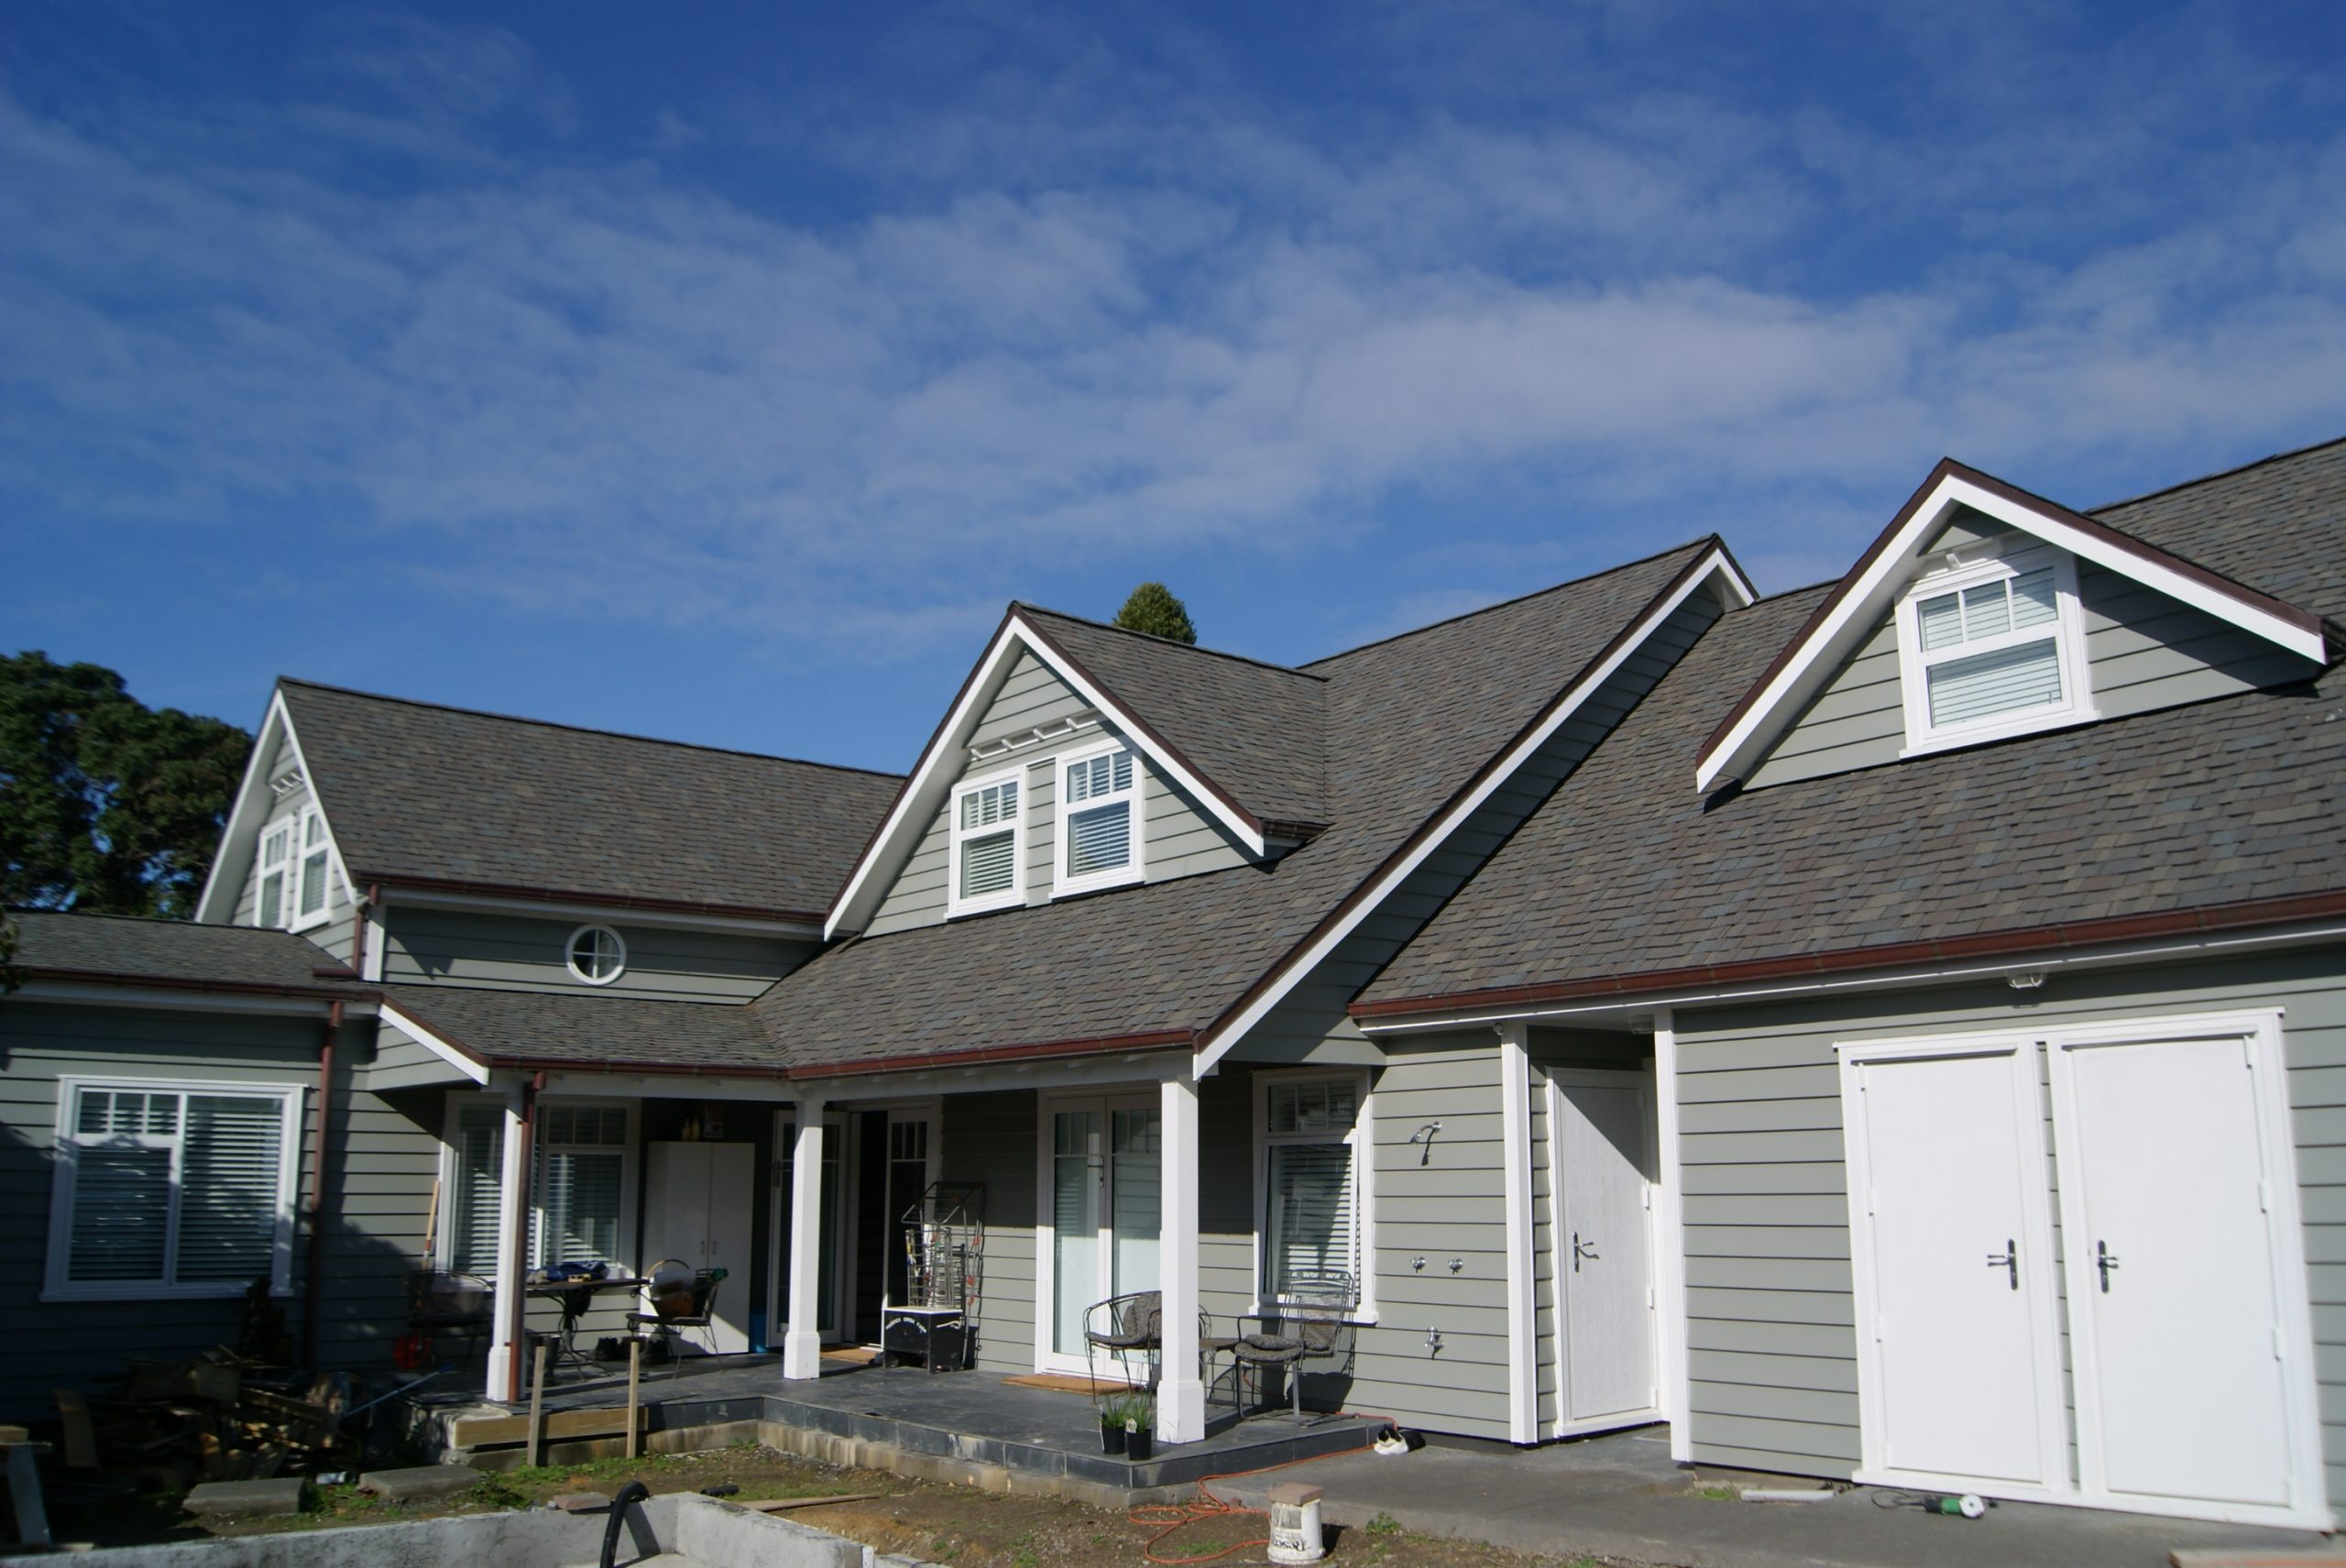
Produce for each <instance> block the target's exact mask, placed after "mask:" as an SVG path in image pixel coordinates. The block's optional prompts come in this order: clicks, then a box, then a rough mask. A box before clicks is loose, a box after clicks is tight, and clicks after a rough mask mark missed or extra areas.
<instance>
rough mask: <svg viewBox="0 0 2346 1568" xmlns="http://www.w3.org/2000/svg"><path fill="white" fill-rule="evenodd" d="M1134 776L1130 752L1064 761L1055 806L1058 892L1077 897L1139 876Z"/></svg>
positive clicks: (1096, 753)
mask: <svg viewBox="0 0 2346 1568" xmlns="http://www.w3.org/2000/svg"><path fill="white" fill-rule="evenodd" d="M1134 785H1135V768H1134V765H1133V753H1132V751H1131V749H1130V748H1129V747H1124V746H1114V747H1111V748H1109V749H1107V750H1104V751H1091V752H1087V753H1085V754H1083V755H1080V756H1076V757H1070V758H1067V759H1065V760H1064V761H1063V762H1061V765H1060V772H1059V794H1058V813H1057V815H1058V846H1059V856H1058V887H1059V891H1061V892H1063V893H1064V892H1082V891H1084V890H1087V889H1090V888H1095V887H1113V886H1115V885H1116V884H1118V883H1126V882H1131V881H1133V880H1135V878H1136V877H1138V876H1139V875H1140V865H1139V860H1140V857H1139V855H1138V854H1137V853H1136V852H1135V850H1136V849H1137V847H1138V846H1137V842H1136V839H1135V828H1134V799H1135V787H1134Z"/></svg>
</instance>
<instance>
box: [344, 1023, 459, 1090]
mask: <svg viewBox="0 0 2346 1568" xmlns="http://www.w3.org/2000/svg"><path fill="white" fill-rule="evenodd" d="M476 1081H477V1080H475V1079H473V1078H472V1077H470V1076H469V1075H468V1074H466V1073H465V1072H462V1071H460V1070H458V1069H456V1068H455V1066H453V1065H452V1064H451V1063H450V1062H449V1061H448V1060H447V1058H444V1057H443V1056H441V1055H440V1054H439V1053H438V1052H437V1051H434V1050H433V1049H431V1048H430V1047H426V1046H423V1045H421V1044H418V1043H417V1042H416V1041H414V1040H412V1039H410V1038H409V1037H408V1036H407V1035H406V1034H405V1032H403V1031H402V1030H400V1028H399V1026H398V1025H393V1024H385V1025H382V1026H381V1027H380V1028H378V1030H377V1031H376V1032H375V1057H374V1060H372V1061H371V1062H369V1063H368V1064H367V1067H366V1069H365V1079H364V1081H363V1083H362V1085H361V1087H363V1088H365V1089H366V1090H367V1091H368V1092H369V1093H374V1094H385V1093H389V1091H393V1090H398V1089H432V1088H439V1089H449V1088H464V1089H470V1088H472V1087H473V1086H474V1084H475V1082H476Z"/></svg>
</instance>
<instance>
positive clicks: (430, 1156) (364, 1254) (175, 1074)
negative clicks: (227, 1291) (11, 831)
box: [0, 1000, 439, 1420]
mask: <svg viewBox="0 0 2346 1568" xmlns="http://www.w3.org/2000/svg"><path fill="white" fill-rule="evenodd" d="M322 1034H323V1022H322V1021H318V1020H309V1019H279V1018H269V1017H258V1016H252V1015H233V1014H219V1015H207V1014H197V1013H177V1012H172V1013H165V1012H148V1011H139V1010H136V1009H129V1008H122V1009H116V1008H99V1007H62V1006H49V1005H44V1004H41V1003H33V1002H27V1001H23V1000H16V1001H9V1002H5V1003H0V1061H5V1072H0V1162H5V1179H0V1332H5V1335H6V1337H7V1339H8V1342H9V1343H12V1344H15V1345H17V1346H19V1347H37V1349H38V1354H16V1355H11V1356H9V1357H6V1358H5V1361H0V1410H5V1413H6V1414H5V1419H7V1420H44V1419H48V1418H49V1417H50V1416H52V1415H53V1414H54V1403H53V1400H52V1398H51V1396H50V1390H51V1389H52V1388H53V1387H80V1388H83V1389H88V1388H92V1387H96V1386H97V1385H99V1384H101V1383H103V1382H104V1381H105V1380H106V1379H109V1378H112V1377H115V1376H119V1375H120V1374H121V1373H122V1371H123V1370H124V1367H125V1364H126V1360H127V1358H128V1357H130V1356H133V1355H137V1356H143V1357H148V1358H154V1359H162V1360H170V1359H172V1358H175V1357H188V1356H193V1355H195V1354H199V1353H201V1352H203V1350H206V1349H208V1348H210V1347H211V1346H212V1345H214V1344H218V1343H230V1344H233V1343H236V1336H237V1323H238V1317H239V1312H240V1309H241V1303H240V1302H239V1301H238V1300H236V1299H225V1300H185V1299H170V1300H158V1301H153V1302H139V1301H72V1302H48V1303H45V1302H42V1301H41V1300H40V1299H39V1295H40V1291H41V1289H42V1288H43V1285H44V1283H45V1280H44V1275H45V1272H46V1266H47V1251H48V1242H49V1205H50V1200H51V1194H52V1170H53V1165H52V1156H51V1150H52V1148H53V1146H54V1143H55V1138H56V1132H57V1114H58V1083H57V1080H58V1079H59V1078H60V1076H66V1075H72V1076H80V1077H99V1078H118V1079H123V1080H138V1079H155V1080H195V1081H202V1082H216V1083H220V1084H223V1085H236V1084H269V1085H288V1086H292V1087H295V1088H298V1089H300V1090H301V1092H302V1099H301V1106H302V1122H301V1128H302V1132H301V1169H300V1172H299V1175H298V1179H297V1181H296V1184H295V1191H296V1195H297V1196H296V1203H295V1212H296V1216H297V1219H296V1224H295V1234H294V1241H293V1264H292V1275H291V1283H292V1285H293V1288H294V1296H293V1297H292V1298H291V1299H284V1300H281V1301H280V1306H282V1308H283V1309H284V1310H285V1313H286V1318H287V1322H288V1326H289V1329H290V1331H291V1332H293V1333H294V1334H296V1335H297V1336H298V1335H299V1333H300V1332H301V1292H302V1291H303V1290H304V1289H305V1288H306V1286H307V1277H308V1276H307V1260H308V1252H307V1240H306V1209H307V1194H308V1190H309V1177H310V1171H311V1169H312V1166H313V1164H314V1162H315V1159H316V1146H315V1140H314V1137H313V1136H312V1126H313V1123H312V1116H313V1114H314V1110H315V1092H316V1085H317V1060H318V1048H319V1045H320V1043H321V1037H322ZM368 1034H369V1030H368V1028H367V1025H363V1024H347V1025H345V1026H344V1028H343V1030H342V1032H341V1035H340V1037H339V1039H338V1041H337V1048H336V1071H335V1075H334V1093H333V1105H332V1121H331V1124H330V1128H329V1134H328V1137H329V1145H328V1146H329V1149H330V1151H331V1153H330V1157H329V1159H328V1161H327V1166H326V1190H327V1193H328V1197H329V1208H328V1213H329V1216H330V1218H329V1221H328V1224H327V1229H326V1232H325V1238H324V1247H323V1261H324V1272H323V1279H324V1285H323V1288H322V1291H321V1294H320V1299H319V1336H320V1354H321V1359H323V1361H324V1362H325V1363H326V1364H327V1365H332V1366H345V1367H352V1368H359V1369H365V1368H373V1367H382V1366H387V1365H389V1359H390V1349H391V1344H392V1342H393V1341H394V1340H395V1339H396V1338H397V1337H398V1336H399V1335H400V1333H403V1332H405V1331H406V1299H407V1298H406V1288H407V1277H408V1275H409V1273H410V1271H411V1269H412V1268H413V1267H414V1266H415V1265H416V1261H417V1259H418V1257H419V1255H420V1251H421V1247H422V1235H423V1229H424V1225H425V1223H426V1210H427V1209H428V1207H429V1204H430V1201H431V1193H432V1183H433V1176H434V1175H435V1174H436V1172H437V1170H438V1153H437V1151H438V1142H437V1115H438V1105H439V1095H438V1093H437V1092H436V1091H422V1092H410V1093H400V1094H391V1095H388V1096H387V1095H379V1094H376V1093H372V1092H368V1091H365V1090H362V1089H358V1088H356V1087H355V1084H356V1081H357V1080H359V1078H360V1076H361V1075H362V1074H363V1073H364V1072H365V1071H366V1064H367V1059H368V1058H369V1056H370V1055H371V1052H370V1049H369V1040H368V1037H367V1036H368Z"/></svg>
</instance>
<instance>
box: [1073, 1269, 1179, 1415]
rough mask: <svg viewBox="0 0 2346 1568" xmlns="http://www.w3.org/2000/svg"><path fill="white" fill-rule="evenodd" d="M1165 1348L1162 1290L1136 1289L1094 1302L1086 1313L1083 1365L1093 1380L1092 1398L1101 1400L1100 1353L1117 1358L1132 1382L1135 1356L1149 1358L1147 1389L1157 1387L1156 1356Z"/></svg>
mask: <svg viewBox="0 0 2346 1568" xmlns="http://www.w3.org/2000/svg"><path fill="white" fill-rule="evenodd" d="M1164 1348H1165V1294H1164V1292H1163V1291H1161V1290H1135V1291H1133V1292H1132V1293H1130V1294H1129V1295H1124V1296H1111V1297H1109V1298H1108V1299H1106V1300H1104V1301H1095V1302H1093V1303H1092V1304H1091V1306H1089V1307H1086V1308H1085V1309H1084V1310H1083V1365H1084V1368H1085V1370H1086V1371H1087V1372H1088V1373H1089V1374H1090V1376H1091V1397H1092V1398H1095V1399H1096V1398H1099V1397H1100V1371H1099V1354H1100V1353H1101V1352H1102V1351H1105V1352H1107V1353H1108V1354H1110V1355H1112V1356H1113V1357H1115V1360H1116V1364H1117V1365H1118V1366H1119V1367H1121V1368H1122V1369H1123V1370H1124V1381H1125V1382H1126V1383H1130V1382H1132V1381H1133V1376H1132V1357H1133V1355H1134V1354H1142V1355H1145V1356H1146V1357H1147V1358H1148V1382H1147V1384H1146V1387H1150V1388H1154V1387H1157V1357H1158V1354H1159V1353H1160V1352H1162V1351H1163V1350H1164Z"/></svg>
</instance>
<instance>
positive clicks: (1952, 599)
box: [1897, 549, 2096, 756]
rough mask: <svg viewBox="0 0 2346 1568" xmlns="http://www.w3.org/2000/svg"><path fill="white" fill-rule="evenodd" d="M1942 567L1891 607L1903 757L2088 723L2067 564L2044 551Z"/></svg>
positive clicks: (2078, 612)
mask: <svg viewBox="0 0 2346 1568" xmlns="http://www.w3.org/2000/svg"><path fill="white" fill-rule="evenodd" d="M1950 560H1951V562H1952V563H1953V564H1951V565H1945V566H1942V567H1941V568H1940V569H1938V570H1937V571H1935V572H1931V573H1929V574H1927V575H1925V576H1922V577H1920V578H1917V579H1916V580H1915V582H1914V583H1913V586H1912V587H1909V588H1908V589H1907V590H1906V592H1905V594H1904V595H1903V596H1902V598H1900V599H1899V601H1898V617H1897V619H1898V659H1899V674H1900V677H1901V680H1900V685H1901V686H1902V689H1903V693H1904V698H1905V710H1906V749H1905V753H1904V754H1906V755H1910V756H1911V755H1913V754H1915V753H1918V752H1924V751H1938V750H1940V749H1942V748H1945V747H1948V746H1962V745H1969V744H1971V743H1973V742H1975V741H1979V740H1997V739H2000V738H2001V737H2003V736H2007V735H2023V734H2026V733H2028V732H2029V731H2031V730H2035V729H2050V728H2052V727H2054V726H2055V725H2061V724H2074V723H2078V722H2080V721H2083V720H2086V719H2090V718H2094V717H2096V715H2095V712H2094V707H2093V696H2092V693H2091V691H2090V690H2089V689H2088V686H2089V683H2088V678H2087V674H2086V657H2085V643H2086V639H2085V612H2084V610H2083V609H2081V608H2080V606H2079V604H2078V602H2077V565H2076V563H2075V562H2074V561H2073V560H2071V558H2070V557H2069V556H2068V555H2067V554H2066V553H2065V552H2062V551H2057V550H2044V549H2038V550H2024V551H2018V552H2015V553H2013V554H2009V555H1988V556H1986V557H1984V558H1978V559H1975V558H1970V556H1969V554H1968V552H1965V551H1957V552H1954V553H1953V554H1952V555H1951V556H1950Z"/></svg>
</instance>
